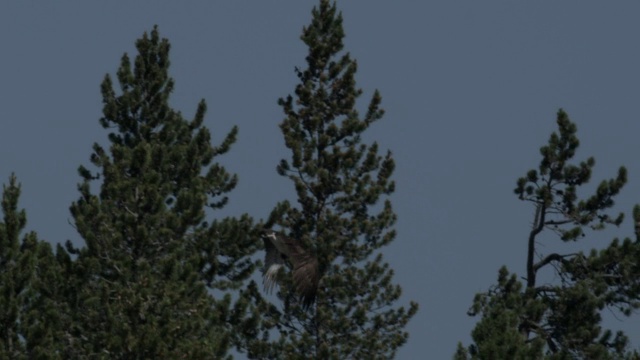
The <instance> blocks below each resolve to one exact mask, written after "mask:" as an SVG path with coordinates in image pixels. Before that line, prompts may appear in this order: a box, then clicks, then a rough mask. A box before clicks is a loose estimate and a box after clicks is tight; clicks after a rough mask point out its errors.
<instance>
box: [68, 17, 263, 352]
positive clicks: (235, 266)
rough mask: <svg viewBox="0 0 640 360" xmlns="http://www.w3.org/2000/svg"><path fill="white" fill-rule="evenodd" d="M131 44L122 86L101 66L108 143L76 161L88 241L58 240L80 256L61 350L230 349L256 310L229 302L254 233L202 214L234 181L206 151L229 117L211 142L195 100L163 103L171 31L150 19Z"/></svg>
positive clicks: (219, 150) (230, 137)
mask: <svg viewBox="0 0 640 360" xmlns="http://www.w3.org/2000/svg"><path fill="white" fill-rule="evenodd" d="M136 49H137V52H138V54H137V55H136V57H135V60H134V64H133V66H132V64H131V61H130V59H129V57H128V55H127V54H125V55H124V56H123V57H122V60H121V63H120V68H119V70H118V72H117V78H118V81H119V93H116V91H115V90H114V88H113V84H112V80H111V77H110V76H109V75H107V76H106V77H105V79H104V81H103V82H102V86H101V89H102V96H103V104H104V108H103V117H102V118H101V119H100V124H101V125H102V126H103V127H104V128H105V129H110V131H112V132H111V133H110V134H109V136H108V139H109V143H110V147H109V150H108V151H107V150H105V149H104V148H103V147H102V146H101V145H99V144H97V143H96V144H94V146H93V153H92V155H91V163H92V164H93V165H94V166H95V167H96V168H97V169H98V170H97V171H96V172H95V173H94V172H92V171H90V170H89V169H87V168H86V167H84V166H81V167H80V168H79V173H80V175H81V176H82V178H83V182H82V183H80V184H79V191H80V195H81V196H80V198H79V199H78V200H77V201H76V202H74V203H73V204H72V206H71V213H72V216H73V219H74V221H75V226H76V227H77V230H78V232H79V234H80V235H81V237H82V238H83V239H84V241H85V242H86V247H84V248H81V249H76V248H74V247H73V246H72V245H71V244H70V243H68V244H67V249H68V251H69V252H70V254H71V255H77V260H76V261H75V262H74V263H73V265H72V268H73V273H74V274H75V278H74V280H73V281H76V282H77V284H76V285H75V286H77V292H76V293H75V294H73V296H72V297H71V298H70V299H69V304H70V307H71V310H72V311H73V314H74V318H73V321H74V323H73V327H72V329H71V330H70V336H71V338H72V341H71V345H70V347H71V350H69V351H70V352H71V353H73V354H75V356H78V357H91V358H94V357H98V358H108V359H169V358H171V359H178V358H189V359H196V358H200V359H203V358H223V357H227V356H228V351H229V349H230V347H231V346H233V345H234V344H235V343H236V342H237V338H238V337H239V336H240V335H238V334H243V333H244V332H246V331H250V328H251V326H252V324H253V321H254V320H253V319H251V318H249V319H247V318H245V315H246V312H245V310H246V306H247V304H246V301H245V300H244V299H243V296H239V297H238V296H236V297H235V300H234V301H232V297H231V294H230V290H233V289H237V288H239V287H240V286H242V284H243V282H244V280H245V279H246V278H248V276H250V274H251V273H252V272H253V271H254V268H255V266H254V263H253V262H252V261H251V259H249V258H248V255H250V254H251V253H252V252H254V251H255V250H256V241H255V237H251V236H249V235H248V233H249V230H250V229H251V227H252V220H251V219H250V218H249V217H248V216H243V217H242V218H240V219H236V218H225V219H222V220H216V221H213V222H211V223H209V222H208V221H206V220H205V219H206V217H207V215H208V214H209V213H210V210H215V209H219V208H221V207H223V206H224V205H225V204H226V202H227V197H226V196H225V194H226V193H228V192H229V191H231V190H232V189H233V188H234V187H235V185H236V182H237V178H236V176H235V175H231V174H229V173H228V172H227V171H226V170H225V169H224V168H223V167H222V166H220V165H219V164H217V163H215V162H213V161H214V158H215V157H217V156H219V155H222V154H224V153H226V152H227V151H228V150H229V148H230V146H231V145H232V144H233V143H234V141H235V139H236V134H237V128H235V127H234V128H233V129H232V130H231V132H229V133H228V134H227V135H226V137H225V138H224V140H223V142H222V143H221V144H220V145H218V146H215V147H213V146H212V145H211V135H210V133H209V130H208V129H207V128H206V127H204V126H203V120H204V116H205V111H206V105H205V103H204V101H201V102H200V104H199V105H198V107H197V111H196V113H195V116H194V118H193V120H190V121H189V120H186V119H185V118H184V117H183V116H182V114H181V113H180V112H177V111H175V110H173V109H172V108H171V107H170V106H169V96H170V94H171V92H172V90H173V87H174V82H173V80H172V79H171V78H170V77H169V74H168V69H169V49H170V44H169V42H168V40H167V39H161V38H160V36H159V33H158V30H157V28H154V29H153V31H151V33H150V34H147V33H145V34H144V35H143V37H142V38H141V39H139V40H137V42H136ZM92 184H95V185H98V186H99V187H100V190H99V192H98V194H94V193H93V192H92V190H91V185H92ZM207 209H209V210H207ZM205 210H207V211H205ZM61 263H65V261H64V259H63V260H62V261H61ZM209 290H211V291H209ZM212 294H215V297H214V296H213V295H212ZM247 327H248V329H247Z"/></svg>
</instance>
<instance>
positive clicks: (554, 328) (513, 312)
mask: <svg viewBox="0 0 640 360" xmlns="http://www.w3.org/2000/svg"><path fill="white" fill-rule="evenodd" d="M557 123H558V133H553V134H552V135H551V137H550V139H549V144H548V145H546V146H544V147H542V148H541V149H540V153H541V154H542V161H541V162H540V166H539V167H538V169H537V170H530V171H529V172H528V173H527V175H526V176H525V177H522V178H520V179H518V182H517V187H516V189H515V193H516V194H517V195H518V197H519V198H520V199H521V200H524V201H527V202H531V203H533V204H534V207H535V216H534V220H533V227H532V230H531V231H530V233H529V236H528V239H527V263H526V270H527V276H526V278H525V280H526V282H525V283H524V284H523V283H522V282H520V281H519V280H518V277H517V276H516V275H515V274H510V273H509V271H508V270H507V269H506V268H505V267H503V268H502V269H501V270H500V274H499V276H498V283H497V284H496V285H495V286H493V287H492V288H491V289H490V290H489V291H488V292H486V293H480V294H477V295H476V297H475V299H474V302H473V306H472V307H471V309H470V311H469V314H470V315H472V316H475V315H481V316H482V318H481V320H480V321H479V322H478V324H477V325H476V328H475V329H474V330H473V332H472V336H473V340H474V344H472V345H471V346H469V349H468V353H467V351H465V350H464V349H463V348H462V347H461V346H459V347H458V350H457V352H456V358H457V359H466V358H467V355H470V357H471V358H472V359H497V358H513V359H532V358H543V357H544V358H549V359H575V358H580V359H626V358H638V354H637V353H636V352H632V351H629V349H628V345H627V343H628V339H627V337H626V335H625V334H623V333H622V332H618V333H616V334H613V333H612V332H611V331H610V330H605V329H602V327H601V320H602V318H601V313H602V311H604V310H607V309H616V310H619V312H620V313H622V314H625V315H630V314H631V312H632V311H633V310H634V309H637V308H638V307H639V306H640V265H638V263H637V259H638V258H640V232H639V230H640V229H639V228H638V227H637V226H636V238H635V239H633V240H632V239H625V240H623V241H622V242H621V241H619V240H618V239H614V240H613V241H612V242H611V243H610V244H609V246H607V247H606V248H604V249H602V250H595V249H594V250H591V251H590V252H587V253H585V252H583V251H580V248H577V249H576V251H573V252H570V253H557V252H548V253H542V251H543V250H544V251H547V250H548V249H549V248H548V247H545V248H539V246H538V238H539V235H540V234H541V233H542V232H543V231H545V230H550V231H552V232H554V233H556V234H557V235H558V236H559V238H560V239H561V240H562V241H565V242H567V241H571V242H577V241H579V240H580V238H582V237H584V236H586V235H587V232H586V230H587V229H592V230H601V229H604V228H605V226H606V225H609V224H612V225H616V226H618V225H620V223H621V222H622V219H623V216H622V214H619V215H617V216H614V217H612V216H610V215H609V214H608V213H607V212H606V211H607V210H608V209H610V208H611V207H612V206H613V205H614V201H613V198H614V197H615V196H616V195H617V194H618V193H619V192H620V190H621V189H622V187H623V186H624V184H625V183H626V181H627V173H626V170H625V168H624V167H621V168H620V169H619V170H618V175H617V176H616V177H615V178H613V179H610V180H605V181H602V182H601V183H600V185H599V186H598V187H597V189H596V190H595V193H594V194H593V195H591V196H588V197H584V198H583V197H581V196H579V194H578V193H579V191H578V190H579V188H580V187H581V186H582V185H585V184H587V183H588V181H589V180H590V178H591V170H592V168H593V166H594V165H595V161H594V159H593V158H589V159H587V160H586V161H583V162H580V163H579V164H577V165H574V164H572V163H571V160H572V159H573V157H574V155H575V152H576V149H577V148H578V145H579V140H578V138H577V137H576V131H577V128H576V125H575V124H574V123H572V122H571V121H570V120H569V118H568V116H567V114H566V113H565V112H564V111H562V110H560V111H559V112H558V117H557ZM633 218H634V221H635V223H636V224H638V223H639V222H640V207H636V208H635V209H634V213H633ZM545 269H548V271H551V272H552V273H554V274H555V277H554V279H556V280H555V281H554V280H550V281H545V282H543V281H541V280H540V279H538V275H539V274H540V273H541V272H542V271H544V270H545Z"/></svg>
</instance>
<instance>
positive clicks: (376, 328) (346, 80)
mask: <svg viewBox="0 0 640 360" xmlns="http://www.w3.org/2000/svg"><path fill="white" fill-rule="evenodd" d="M343 38H344V31H343V27H342V15H341V14H340V13H338V12H337V10H336V5H335V3H334V4H330V2H329V1H328V0H321V1H320V4H319V6H318V7H314V9H313V11H312V21H311V24H310V25H309V26H307V27H305V28H304V29H303V34H302V37H301V39H302V41H303V42H304V43H305V44H306V45H307V46H308V49H309V51H308V56H307V57H306V61H307V68H306V69H305V70H300V69H297V68H296V74H297V76H298V79H299V80H300V84H299V85H297V87H296V89H295V99H294V97H292V96H288V97H287V98H285V99H280V100H279V104H280V106H282V108H283V110H284V113H285V115H286V117H285V119H284V120H283V122H282V123H281V124H280V128H281V130H282V133H283V135H284V139H285V144H286V146H287V148H289V149H290V150H291V159H290V160H284V159H283V160H282V161H281V162H280V164H279V165H278V167H277V170H278V173H279V174H280V175H282V176H284V177H286V178H288V179H289V180H291V181H292V183H293V185H294V187H295V190H296V193H297V196H298V204H299V206H298V207H296V206H292V205H291V204H289V203H288V202H287V201H284V202H281V203H279V204H278V205H277V206H276V208H275V209H274V211H273V212H272V214H271V216H270V219H269V220H268V221H267V226H269V227H270V226H272V225H273V226H275V225H277V226H276V227H275V229H276V230H278V231H281V232H282V233H285V234H286V235H287V236H291V237H292V238H295V239H298V241H301V243H302V244H303V245H304V247H305V248H306V249H308V250H309V252H310V253H312V254H314V256H315V257H317V259H318V261H319V264H320V265H319V268H320V273H321V274H322V277H321V279H320V282H319V288H318V293H317V297H316V299H315V303H314V305H312V306H311V307H310V309H305V308H304V304H301V303H300V301H299V300H298V296H297V294H296V293H295V290H294V289H293V287H292V286H291V278H290V276H289V277H287V276H285V275H283V280H282V283H281V286H280V290H279V298H280V299H281V300H282V304H283V305H282V306H278V305H279V304H276V305H274V306H272V307H270V308H268V309H265V311H264V314H265V316H266V318H267V320H266V321H267V322H269V321H270V322H271V323H273V324H276V327H277V329H278V330H279V332H280V335H281V336H280V338H279V340H277V341H274V342H272V343H271V345H270V346H264V347H262V348H259V349H258V350H256V348H254V352H253V353H251V354H250V355H252V356H254V357H260V358H291V359H302V358H305V359H308V358H316V359H326V358H335V359H344V358H356V359H377V358H391V357H393V356H394V354H395V352H396V350H397V349H398V347H400V346H401V345H403V344H404V343H405V342H406V340H407V337H408V333H407V332H406V331H404V330H403V328H404V326H405V325H406V324H407V322H408V321H409V319H410V318H411V317H412V316H413V315H414V314H415V313H416V311H417V308H418V305H417V304H415V303H413V302H412V303H411V304H410V306H409V308H408V309H405V308H404V307H394V303H395V302H396V301H398V299H399V298H400V295H401V289H400V287H399V286H398V285H394V284H393V283H392V278H393V270H392V269H391V268H390V267H389V264H387V263H385V262H384V260H383V254H382V252H381V249H382V248H383V247H384V246H386V245H388V244H389V243H391V241H392V240H393V239H394V238H395V235H396V233H395V231H394V230H393V229H392V226H393V224H394V223H395V221H396V215H395V214H394V212H393V210H392V206H391V202H390V201H389V199H388V198H387V197H388V195H389V194H391V193H392V192H393V191H394V187H395V184H394V182H393V181H392V180H391V176H392V173H393V170H394V166H395V165H394V161H393V158H392V156H391V153H390V152H387V153H386V155H383V156H381V155H379V154H378V151H379V150H378V145H377V144H376V143H375V142H374V143H372V144H366V143H364V141H363V140H362V137H361V136H362V134H363V132H364V131H365V130H366V129H367V128H368V127H369V126H370V125H371V124H372V123H374V122H375V121H377V120H379V119H380V118H381V117H382V116H383V110H382V109H381V108H380V102H381V97H380V94H379V93H378V92H377V91H376V92H375V93H374V94H373V97H372V99H371V101H370V103H369V106H368V109H367V111H366V114H365V115H364V117H361V116H360V115H359V113H358V111H357V110H356V100H357V98H358V97H359V96H360V95H361V94H362V90H360V89H357V88H356V83H355V79H354V76H355V73H356V70H357V64H356V61H355V60H352V59H351V57H350V55H349V54H348V53H343V52H342V49H343ZM269 317H270V318H271V319H270V320H269Z"/></svg>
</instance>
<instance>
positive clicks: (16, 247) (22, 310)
mask: <svg viewBox="0 0 640 360" xmlns="http://www.w3.org/2000/svg"><path fill="white" fill-rule="evenodd" d="M20 192H21V187H20V184H18V182H17V179H16V177H15V176H14V175H11V177H10V178H9V186H3V193H2V212H3V222H2V223H0V324H1V325H0V358H2V359H41V358H47V359H55V358H58V357H57V356H56V351H58V350H59V349H60V348H59V346H58V344H57V343H56V342H55V337H56V336H57V335H59V333H56V325H57V324H58V322H56V321H55V320H56V317H57V315H56V314H55V313H52V312H51V310H52V308H51V307H50V306H49V303H48V300H47V295H48V294H46V293H44V292H42V291H41V290H42V289H41V287H40V284H41V283H42V277H43V276H45V275H47V274H55V273H56V271H55V269H52V268H51V266H50V264H55V260H54V257H53V253H52V251H51V247H50V246H49V244H47V243H46V242H44V241H41V240H38V236H37V234H36V233H35V232H28V233H26V234H25V235H24V236H23V237H22V241H20V233H21V232H22V231H23V230H24V228H25V226H26V222H27V216H26V212H25V210H18V200H19V198H20ZM58 329H59V327H58Z"/></svg>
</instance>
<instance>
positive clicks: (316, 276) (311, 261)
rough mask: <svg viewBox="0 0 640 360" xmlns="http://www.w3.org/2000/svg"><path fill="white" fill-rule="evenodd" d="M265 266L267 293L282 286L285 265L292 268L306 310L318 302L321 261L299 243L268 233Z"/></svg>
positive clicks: (264, 232)
mask: <svg viewBox="0 0 640 360" xmlns="http://www.w3.org/2000/svg"><path fill="white" fill-rule="evenodd" d="M262 240H264V247H265V250H266V254H265V261H264V263H265V265H264V269H263V272H262V276H263V282H264V289H265V291H266V292H267V293H271V291H272V290H273V288H274V287H275V284H276V283H277V282H278V272H279V271H280V268H282V267H283V266H284V265H285V264H288V266H290V267H291V273H292V276H293V286H294V289H295V291H296V293H297V295H298V298H299V300H300V301H301V303H302V307H303V308H304V309H308V308H309V306H311V304H313V302H314V301H315V299H316V293H317V291H318V281H319V280H320V271H319V269H318V259H317V258H316V257H315V256H313V255H311V254H310V253H309V252H308V251H307V250H306V249H304V247H303V246H302V243H301V242H300V241H299V240H296V239H293V238H290V237H288V236H284V235H282V234H280V233H278V232H275V231H273V230H264V231H263V233H262Z"/></svg>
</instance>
